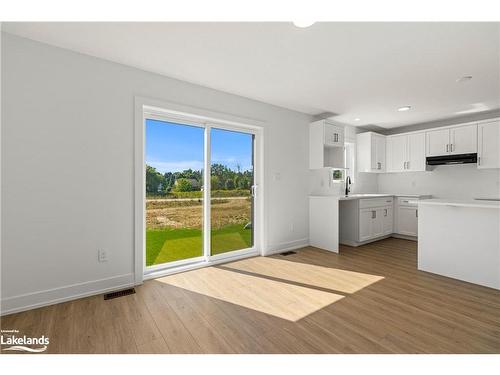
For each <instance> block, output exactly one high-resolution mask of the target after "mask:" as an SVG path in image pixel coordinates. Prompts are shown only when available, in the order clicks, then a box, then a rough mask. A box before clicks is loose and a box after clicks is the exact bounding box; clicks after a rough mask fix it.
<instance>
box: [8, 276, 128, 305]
mask: <svg viewBox="0 0 500 375" xmlns="http://www.w3.org/2000/svg"><path fill="white" fill-rule="evenodd" d="M134 284H135V283H134V274H133V273H129V274H125V275H119V276H114V277H109V278H105V279H100V280H93V281H88V282H84V283H79V284H73V285H68V286H63V287H59V288H53V289H47V290H42V291H40V292H34V293H27V294H22V295H18V296H13V297H7V298H3V299H2V301H1V311H0V315H8V314H13V313H16V312H21V311H25V310H31V309H36V308H38V307H43V306H48V305H54V304H56V303H61V302H66V301H71V300H74V299H78V298H83V297H88V296H92V295H96V294H102V293H106V292H109V291H113V290H119V289H123V288H130V287H131V286H134Z"/></svg>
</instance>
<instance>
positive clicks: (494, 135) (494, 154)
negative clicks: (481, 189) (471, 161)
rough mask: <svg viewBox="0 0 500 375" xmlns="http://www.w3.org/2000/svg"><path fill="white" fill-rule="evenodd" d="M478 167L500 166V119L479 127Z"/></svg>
mask: <svg viewBox="0 0 500 375" xmlns="http://www.w3.org/2000/svg"><path fill="white" fill-rule="evenodd" d="M477 156H478V160H477V167H478V168H479V169H487V168H500V120H497V121H493V122H488V123H485V124H480V125H479V127H478V150H477Z"/></svg>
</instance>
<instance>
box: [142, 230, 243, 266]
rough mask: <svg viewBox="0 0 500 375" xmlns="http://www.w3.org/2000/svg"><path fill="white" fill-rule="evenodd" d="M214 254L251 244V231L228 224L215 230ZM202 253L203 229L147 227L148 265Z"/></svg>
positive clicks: (213, 234) (212, 237)
mask: <svg viewBox="0 0 500 375" xmlns="http://www.w3.org/2000/svg"><path fill="white" fill-rule="evenodd" d="M211 241H212V255H215V254H221V253H225V252H228V251H231V250H238V249H245V248H248V247H251V246H252V230H251V229H244V228H243V225H227V226H225V227H224V228H222V229H218V230H212V233H211ZM202 255H203V239H202V232H201V230H200V229H173V228H165V229H146V266H152V265H155V264H161V263H166V262H172V261H174V260H181V259H187V258H192V257H198V256H202Z"/></svg>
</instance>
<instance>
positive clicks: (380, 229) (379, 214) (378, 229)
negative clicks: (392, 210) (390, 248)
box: [371, 208, 384, 238]
mask: <svg viewBox="0 0 500 375" xmlns="http://www.w3.org/2000/svg"><path fill="white" fill-rule="evenodd" d="M371 234H372V238H374V237H380V236H383V235H384V209H383V208H377V209H373V211H372V233H371Z"/></svg>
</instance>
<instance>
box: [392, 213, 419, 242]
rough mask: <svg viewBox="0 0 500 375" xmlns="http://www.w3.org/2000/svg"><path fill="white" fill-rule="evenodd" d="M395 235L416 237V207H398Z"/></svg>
mask: <svg viewBox="0 0 500 375" xmlns="http://www.w3.org/2000/svg"><path fill="white" fill-rule="evenodd" d="M397 233H398V234H403V235H405V236H417V234H418V210H417V208H416V207H399V209H398V232H397Z"/></svg>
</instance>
